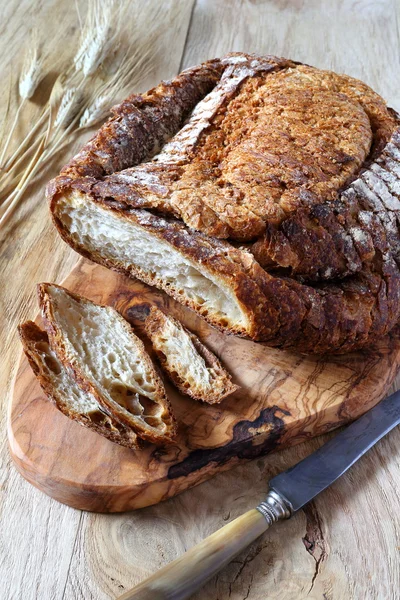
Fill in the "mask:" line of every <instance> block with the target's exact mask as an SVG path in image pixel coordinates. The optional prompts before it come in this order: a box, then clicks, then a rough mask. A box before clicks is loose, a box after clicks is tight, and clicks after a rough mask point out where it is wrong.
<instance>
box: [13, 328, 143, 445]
mask: <svg viewBox="0 0 400 600" xmlns="http://www.w3.org/2000/svg"><path fill="white" fill-rule="evenodd" d="M18 332H19V335H20V339H21V342H22V345H23V348H24V352H25V354H26V356H27V358H28V360H29V364H30V365H31V367H32V370H33V372H34V373H35V375H36V377H37V379H38V380H39V383H40V385H41V386H42V388H43V391H44V392H45V394H46V396H47V398H48V399H49V400H50V401H51V402H53V404H54V405H55V406H56V407H57V408H58V410H60V411H61V412H62V413H63V414H64V415H66V416H67V417H69V418H70V419H72V420H74V421H76V422H77V423H79V424H80V425H83V426H84V427H88V428H89V429H91V430H92V431H95V432H96V433H99V434H100V435H102V436H104V437H106V438H108V439H109V440H111V441H112V442H115V443H117V444H120V445H121V446H126V447H127V448H131V449H136V448H137V447H138V438H137V435H136V433H135V432H134V431H133V430H132V429H131V428H130V427H128V426H126V425H124V424H123V423H120V422H119V421H118V420H117V419H115V418H114V417H113V416H112V414H111V413H110V412H109V411H108V410H107V409H106V408H105V407H104V406H102V405H101V404H100V403H99V401H98V400H97V398H96V396H94V395H93V394H92V393H91V392H90V391H85V390H83V389H82V388H81V387H79V385H78V384H77V382H76V381H75V379H74V378H73V377H72V375H71V373H70V372H69V371H68V369H66V368H65V367H64V365H63V364H62V363H61V362H60V361H59V360H58V357H57V355H56V353H55V352H54V350H52V348H51V346H50V343H49V338H48V335H47V333H46V332H45V331H43V330H42V329H40V327H38V326H37V325H36V324H35V323H33V322H32V321H27V322H26V323H23V324H22V325H20V326H19V327H18Z"/></svg>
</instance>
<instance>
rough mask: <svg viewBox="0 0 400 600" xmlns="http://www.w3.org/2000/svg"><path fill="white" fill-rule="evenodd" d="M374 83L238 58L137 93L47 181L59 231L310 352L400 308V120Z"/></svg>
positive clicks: (338, 344)
mask: <svg viewBox="0 0 400 600" xmlns="http://www.w3.org/2000/svg"><path fill="white" fill-rule="evenodd" d="M399 125H400V123H399V119H398V117H397V115H396V114H395V112H394V111H393V110H391V109H389V108H387V106H386V104H385V102H384V101H383V100H382V98H381V97H380V96H379V95H378V94H376V93H375V92H374V91H372V90H371V89H370V88H369V87H368V86H367V85H365V84H364V83H362V82H360V81H357V80H355V79H353V78H351V77H348V76H345V75H337V74H335V73H332V72H328V71H321V70H319V69H315V68H313V67H309V66H306V65H302V64H299V63H295V62H293V61H290V60H286V59H281V58H276V57H258V56H253V55H246V54H231V55H228V56H227V57H225V58H222V59H215V60H212V61H209V62H207V63H204V64H203V65H200V66H198V67H194V68H192V69H188V70H187V71H184V72H183V73H182V74H181V75H179V76H178V77H176V78H175V79H174V80H172V81H169V82H163V83H162V84H160V85H159V86H158V87H157V88H154V89H153V90H150V91H149V92H147V93H146V94H143V95H142V96H132V97H130V98H128V99H127V100H126V101H125V102H123V103H122V104H121V105H120V106H118V107H116V108H115V109H114V116H113V117H112V118H111V119H110V120H109V121H108V122H107V123H106V124H105V125H104V126H103V127H102V128H101V129H100V131H99V132H98V133H97V134H96V135H95V136H94V137H93V138H92V140H90V141H89V143H88V144H87V145H86V146H85V147H84V148H83V150H82V151H81V152H80V153H79V154H78V155H77V156H76V157H75V158H74V159H73V160H72V161H71V162H70V163H69V164H68V165H67V166H66V167H65V168H64V169H63V170H62V172H61V174H60V175H59V176H58V177H57V178H56V179H55V180H53V181H52V182H50V184H49V186H48V196H49V198H50V201H51V211H52V214H53V218H54V222H55V224H56V227H57V228H58V230H59V232H60V234H61V236H62V237H63V238H64V240H66V241H67V242H68V243H69V244H70V245H71V246H72V247H73V248H74V249H75V250H77V251H78V252H80V253H81V254H83V255H84V256H87V257H89V258H91V259H92V260H94V261H96V262H99V263H100V264H103V265H106V266H108V267H110V268H112V269H116V270H119V271H121V272H124V273H126V274H128V275H131V276H135V277H139V278H140V279H142V280H143V281H146V282H147V283H150V284H151V285H156V286H158V287H160V288H161V289H163V290H165V291H166V292H167V293H169V294H170V295H172V296H173V297H174V298H176V299H177V300H178V301H179V302H181V303H183V304H185V305H187V306H189V307H191V308H192V309H193V310H195V311H196V312H198V313H199V314H200V315H202V316H203V317H204V318H205V319H207V320H208V321H209V322H210V323H211V324H213V325H215V326H217V327H219V328H220V329H222V330H225V331H228V332H231V333H235V334H238V335H243V336H246V337H250V338H252V339H254V340H257V341H262V342H264V343H266V344H269V345H271V346H278V347H282V348H293V349H296V350H299V351H301V352H317V353H326V352H347V351H349V350H353V349H357V348H362V347H364V346H366V345H368V344H371V343H373V342H374V341H375V340H376V339H378V338H379V337H381V336H383V335H385V334H386V333H388V332H389V331H390V330H391V329H392V328H393V326H394V325H395V324H396V323H397V321H398V319H399V317H400V302H399V295H400V273H399V266H398V265H399V261H400V235H399V230H398V225H397V223H398V222H399V219H400V214H399V209H400V128H399Z"/></svg>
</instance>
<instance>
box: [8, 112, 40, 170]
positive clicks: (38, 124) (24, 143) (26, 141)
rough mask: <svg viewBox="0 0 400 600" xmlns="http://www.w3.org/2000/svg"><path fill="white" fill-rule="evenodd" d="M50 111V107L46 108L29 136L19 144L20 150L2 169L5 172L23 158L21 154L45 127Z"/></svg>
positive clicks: (16, 151)
mask: <svg viewBox="0 0 400 600" xmlns="http://www.w3.org/2000/svg"><path fill="white" fill-rule="evenodd" d="M48 111H49V108H48V107H47V108H45V110H44V112H43V113H42V115H41V116H40V117H39V119H38V120H37V121H36V123H35V125H34V126H33V127H32V129H30V131H29V132H28V133H27V135H26V136H25V138H24V139H23V140H22V142H21V143H20V144H19V146H18V148H17V149H16V150H15V151H14V152H13V154H12V155H11V156H10V157H9V158H8V159H7V160H6V162H5V163H4V166H3V167H2V169H3V170H5V171H9V170H10V168H11V167H12V166H13V164H14V161H15V160H17V159H18V158H19V157H20V156H21V152H22V151H23V150H24V148H26V146H27V145H28V143H29V142H30V140H31V138H32V136H33V135H34V134H35V133H36V132H37V130H38V129H39V127H40V126H41V125H43V123H44V121H45V119H46V117H47V114H48ZM29 150H30V147H29V148H28V153H29Z"/></svg>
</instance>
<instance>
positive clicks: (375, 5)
mask: <svg viewBox="0 0 400 600" xmlns="http://www.w3.org/2000/svg"><path fill="white" fill-rule="evenodd" d="M154 1H155V0H154ZM186 4H189V5H190V6H189V8H186V6H184V5H186ZM145 5H146V3H142V7H145ZM181 5H182V7H183V8H182V9H181V10H182V14H183V15H185V19H186V22H188V21H189V17H190V8H191V2H188V3H187V2H185V0H182V1H181ZM395 5H396V3H395V2H394V1H392V0H382V1H381V2H374V1H373V0H360V1H356V0H346V1H345V0H342V1H338V2H335V3H331V2H328V1H325V2H317V1H316V0H312V1H311V2H306V1H305V0H296V1H292V0H274V1H273V2H270V1H267V2H260V1H258V0H253V1H250V0H245V1H239V0H229V1H228V0H226V1H224V0H198V1H197V3H196V8H195V11H194V13H193V18H192V27H191V32H190V36H189V38H188V43H187V46H186V52H185V56H184V61H183V65H184V66H188V65H190V64H195V63H197V62H199V61H200V60H203V59H205V58H208V57H212V56H215V55H222V54H223V53H225V52H227V51H230V50H247V51H255V52H257V51H262V52H269V53H277V54H281V55H287V56H290V57H293V58H296V59H298V60H304V61H305V62H308V63H310V64H315V65H317V66H320V67H327V68H335V69H337V70H340V71H344V72H347V73H349V74H351V75H354V76H356V77H357V76H358V77H361V78H363V79H364V80H366V81H367V82H368V83H370V84H371V85H372V86H373V87H375V88H376V89H377V90H379V91H380V92H381V93H382V94H383V95H384V96H385V97H386V98H387V100H388V101H389V102H390V104H392V105H393V106H395V107H397V108H400V99H399V96H398V93H399V92H398V49H399V43H400V40H399V37H398V29H396V14H395V12H394V7H395ZM4 10H5V13H4V15H3V16H2V24H1V27H2V28H3V29H2V30H1V36H0V48H1V49H2V53H1V55H2V57H3V58H2V61H3V62H2V65H1V66H0V67H1V73H2V74H3V73H7V71H4V70H3V69H4V65H5V64H6V61H8V62H9V61H11V60H12V63H13V65H16V64H17V60H16V56H17V55H19V54H20V50H21V45H22V43H23V40H24V39H25V38H26V31H27V29H28V27H29V26H30V23H31V20H30V19H31V17H30V16H27V15H29V14H32V13H33V12H34V13H36V14H37V16H38V19H39V20H40V21H41V22H42V23H43V31H45V32H46V37H47V38H48V44H49V45H50V46H52V45H53V44H54V45H56V44H57V48H58V49H59V50H60V51H62V50H63V49H64V50H65V51H68V48H69V44H67V43H65V40H66V36H65V35H62V36H60V34H59V32H60V29H59V28H60V24H61V23H62V28H63V29H62V32H63V34H64V32H68V36H67V39H70V33H71V27H73V23H75V13H74V10H73V9H72V4H71V2H66V1H64V0H54V1H53V0H50V1H48V2H46V3H45V4H44V3H35V4H33V3H31V0H27V1H22V2H15V1H14V0H12V1H10V2H8V3H7V5H5V6H4ZM142 10H145V8H142ZM397 12H399V9H398V6H397ZM45 14H47V15H48V16H47V17H46V18H45V17H44V15H45ZM398 17H399V14H397V19H398ZM182 22H183V21H182ZM179 23H181V21H180V20H179ZM179 23H175V25H174V27H177V26H179ZM182 27H183V26H182ZM182 37H183V35H182V33H181V34H180V35H179V36H177V34H176V29H174V28H172V29H171V36H170V37H169V38H168V40H167V41H166V42H165V46H164V47H165V51H164V56H163V57H160V61H159V62H157V67H156V70H155V71H154V72H153V74H152V75H150V76H149V81H148V82H147V81H146V82H143V86H141V87H143V89H146V88H147V87H149V85H151V84H152V83H155V82H156V81H157V80H159V79H161V78H162V77H168V76H169V75H170V74H172V73H173V72H175V71H176V70H177V69H175V67H174V66H173V60H172V59H171V52H173V51H174V50H175V49H176V47H177V46H178V45H179V44H180V43H182ZM60 40H61V43H59V42H60ZM7 77H8V75H7V74H6V76H3V84H4V85H3V86H2V90H0V101H1V102H2V104H3V106H4V103H5V99H6V97H7V93H6V92H7V85H6V82H8V78H7ZM70 152H71V151H70ZM57 160H59V164H61V163H62V157H59V158H58V159H57ZM55 171H56V168H53V170H51V169H49V172H48V173H47V174H45V175H44V176H43V177H42V179H41V180H40V181H39V182H38V184H37V187H36V186H35V189H42V187H43V184H44V182H45V181H46V179H48V178H49V177H50V176H51V175H52V174H53V173H54V172H55ZM5 233H6V234H7V237H6V239H5V241H4V242H3V245H2V248H1V251H0V273H1V275H2V283H3V286H2V291H1V298H0V302H1V309H2V310H1V311H0V318H1V319H2V322H1V331H0V335H1V336H2V342H3V344H2V348H3V358H4V359H5V360H6V364H5V365H4V364H3V369H2V371H1V373H0V377H1V379H0V382H1V383H2V389H5V388H6V387H7V388H8V386H9V384H10V381H11V375H12V372H13V371H14V369H15V366H16V362H17V357H18V353H19V345H18V342H17V340H16V336H15V333H14V332H15V324H16V323H17V322H18V321H20V320H22V319H24V318H26V317H27V316H30V317H31V316H33V315H34V314H35V309H34V307H35V300H34V294H33V285H34V283H35V282H36V281H39V280H45V279H48V280H54V281H61V279H62V278H63V277H64V276H65V275H66V274H67V273H68V272H69V270H70V268H71V266H72V264H73V263H74V261H75V255H73V253H72V252H71V251H69V250H68V249H67V248H65V246H64V245H63V244H62V243H61V241H59V240H58V238H57V236H56V235H55V234H54V233H53V231H52V229H51V227H50V225H49V221H48V219H47V210H46V207H45V206H44V205H42V196H41V195H40V194H38V195H35V194H33V193H32V195H31V196H30V200H29V201H27V202H25V203H24V206H23V207H22V208H21V210H20V211H19V212H18V213H17V214H16V215H15V217H14V218H13V219H12V220H11V221H10V224H9V227H8V229H7V231H6V232H5ZM5 283H7V285H5ZM2 425H3V431H4V427H5V425H4V421H3V423H2ZM321 441H322V440H313V441H311V442H308V443H307V444H302V445H300V446H297V447H296V448H294V449H291V450H287V451H283V452H281V453H279V454H276V455H273V456H270V457H269V458H267V459H262V460H261V459H260V460H258V461H255V462H253V463H249V464H246V465H242V466H240V467H237V468H235V469H234V470H233V471H231V472H228V473H224V474H220V475H219V476H218V477H217V478H216V479H213V480H212V481H209V482H206V483H204V484H203V485H202V486H200V487H198V488H196V489H194V490H190V491H188V492H185V494H183V495H181V496H179V497H178V498H176V499H174V500H171V501H168V502H166V503H164V504H162V505H159V506H157V507H153V508H149V509H144V510H142V511H139V512H136V513H133V514H125V515H116V516H105V515H90V514H83V515H82V520H81V522H80V525H79V528H78V531H79V534H78V537H77V538H76V546H75V550H74V553H73V558H72V562H71V568H70V576H69V578H68V581H67V583H66V588H65V594H64V598H66V599H67V600H75V599H77V598H82V599H85V600H86V599H87V598H89V599H90V598H93V599H95V598H96V599H97V598H98V599H100V600H103V599H104V600H105V599H106V598H107V599H108V598H110V597H114V596H116V595H117V594H118V593H122V591H123V588H124V589H126V588H128V587H130V586H132V585H133V584H135V583H137V582H138V581H139V580H140V579H142V578H143V577H145V576H146V575H148V574H150V573H151V572H153V571H154V570H155V569H156V568H157V567H158V566H161V565H162V564H165V563H166V562H168V561H169V560H172V559H173V558H175V557H176V556H177V555H178V554H180V553H181V552H182V551H184V550H185V549H186V548H187V547H189V546H191V545H193V544H195V543H196V542H198V541H199V540H200V539H202V538H203V537H204V536H206V535H208V534H209V533H211V532H212V531H213V530H215V529H217V528H218V527H220V526H221V525H223V524H224V523H225V522H226V521H227V520H228V519H231V518H234V517H235V516H237V515H239V514H240V513H242V512H244V511H245V510H248V509H249V508H251V507H253V506H254V504H255V503H256V502H257V501H258V500H259V499H261V498H262V496H263V493H264V490H265V488H266V482H267V480H268V479H269V478H270V477H271V476H272V475H273V474H274V473H276V472H279V471H281V470H283V469H285V468H287V467H288V466H289V465H290V464H294V463H295V462H297V460H299V459H301V458H302V457H303V456H305V455H306V454H308V453H309V452H311V451H312V450H313V449H315V448H316V447H317V446H318V445H319V444H320V443H321ZM2 443H3V446H2V448H1V455H0V456H1V460H2V463H1V469H0V477H1V492H0V493H1V496H0V498H1V504H2V508H1V510H2V516H1V523H0V527H1V529H0V530H1V532H2V535H1V536H0V561H1V562H0V571H1V579H0V580H1V582H2V583H1V584H0V585H3V586H4V584H5V585H6V586H7V587H3V588H1V587H0V590H1V591H0V596H1V597H3V596H4V597H5V598H8V597H10V598H13V600H14V598H15V599H19V598H21V599H22V598H24V600H25V599H27V600H30V599H32V600H33V599H36V598H46V600H47V598H50V599H51V600H53V599H57V600H58V598H61V597H62V590H63V586H64V584H65V577H66V572H67V568H66V562H67V557H68V556H69V557H70V558H71V553H72V545H73V537H74V536H73V534H74V532H76V530H77V525H78V524H77V520H76V515H79V514H80V513H77V512H75V511H72V510H71V509H67V508H65V507H62V506H58V505H57V504H56V503H54V502H52V501H50V500H47V499H46V497H45V496H43V495H42V494H40V493H39V492H37V491H36V490H34V489H33V488H31V487H30V486H28V484H26V483H25V482H23V480H22V479H21V478H20V477H19V476H17V475H16V474H15V473H14V472H13V471H10V468H9V464H8V460H7V451H6V449H5V447H4V446H5V443H4V436H3V438H2ZM399 446H400V433H399V432H397V431H395V432H392V433H391V434H390V436H389V438H388V439H387V440H384V441H383V442H381V444H380V446H379V447H378V448H377V449H376V450H373V451H372V452H371V453H370V454H369V455H368V456H367V457H365V458H364V459H363V461H362V462H361V463H360V464H359V465H357V466H356V467H354V469H353V470H352V472H351V473H349V475H347V476H346V477H344V478H342V479H341V480H340V481H339V482H337V483H336V484H335V486H333V487H332V488H331V489H330V490H328V491H327V492H325V493H324V495H323V496H321V497H320V498H319V499H318V500H316V502H314V504H313V505H312V506H311V507H310V508H309V509H307V510H306V511H305V512H304V513H301V514H299V515H298V516H296V517H295V518H294V520H293V521H291V522H290V521H289V522H287V523H284V524H281V525H280V526H278V527H277V528H275V529H271V530H270V531H269V532H268V533H267V535H266V536H265V537H264V538H263V539H262V540H260V542H259V543H256V544H254V546H253V547H251V548H250V549H249V550H248V551H247V552H245V553H244V554H243V555H242V556H240V557H238V559H237V561H235V562H234V563H232V565H231V566H230V567H228V568H227V569H226V570H225V571H224V572H222V573H221V574H220V575H219V576H218V577H217V578H215V580H213V581H211V582H210V583H209V584H208V586H207V587H206V588H205V589H204V590H203V591H202V592H200V593H199V594H198V595H197V597H196V599H195V600H203V599H204V598H207V599H208V600H217V599H218V600H226V599H228V598H232V599H233V600H243V599H245V598H247V599H248V600H265V598H279V599H280V600H281V599H282V600H303V599H304V600H305V598H315V599H318V600H319V599H320V598H325V599H326V600H348V599H349V598H354V599H356V598H371V599H374V600H380V599H381V598H394V599H395V598H398V597H399V595H398V582H399V580H400V574H399V561H398V547H399V546H400V541H399V537H400V526H399V523H398V520H397V519H396V515H397V514H398V513H399V509H400V506H399V500H398V498H399V496H400V494H399V484H398V481H399V466H398V462H399V459H398V448H399ZM11 497H12V498H13V500H12V502H11V500H9V498H11ZM56 507H58V508H56ZM58 510H59V512H58ZM28 511H29V513H30V514H31V515H32V516H30V514H28ZM24 514H26V517H25V518H23V515H24ZM63 531H64V532H65V533H64V535H62V532H63ZM46 532H48V534H49V536H50V537H49V539H48V542H47V545H46V541H45V540H46ZM52 532H55V533H54V534H53V533H52ZM71 532H72V534H71ZM24 533H26V535H24ZM4 534H5V536H4ZM302 538H307V540H308V541H306V544H305V543H304V542H303V541H302ZM306 545H307V546H308V548H309V551H307V550H306ZM43 557H44V559H43ZM42 559H43V560H42ZM57 565H59V567H58V566H57ZM41 569H42V570H44V571H45V573H46V575H41V574H40V572H41ZM29 581H30V582H31V583H30V584H29V586H28V582H29ZM56 581H58V583H57V584H56V583H55V582H56Z"/></svg>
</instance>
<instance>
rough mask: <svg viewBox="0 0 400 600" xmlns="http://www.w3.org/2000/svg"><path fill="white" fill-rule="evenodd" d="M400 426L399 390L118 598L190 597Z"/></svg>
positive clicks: (177, 599) (169, 599) (175, 599)
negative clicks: (249, 506)
mask: <svg viewBox="0 0 400 600" xmlns="http://www.w3.org/2000/svg"><path fill="white" fill-rule="evenodd" d="M399 424H400V391H397V392H395V393H394V394H392V395H391V396H389V397H388V398H386V399H385V400H382V401H381V402H380V403H379V404H378V405H377V406H375V407H374V408H372V409H371V410H370V411H368V412H367V413H365V414H364V415H363V416H362V417H360V418H359V419H358V420H357V421H355V422H354V423H352V424H351V425H348V426H347V427H346V428H345V429H344V430H342V431H341V432H340V433H338V434H337V435H336V436H335V437H334V438H333V439H332V440H330V441H329V442H327V443H326V444H324V445H323V446H321V448H319V449H318V450H317V451H316V452H314V453H313V454H311V455H310V456H308V457H307V458H305V459H304V460H302V461H301V462H299V463H298V464H297V465H295V466H294V467H291V468H290V469H287V471H284V472H283V473H280V474H279V475H277V476H276V477H273V478H272V479H271V480H270V482H269V493H268V495H267V497H266V499H265V500H264V501H263V502H261V503H260V504H259V505H258V506H257V507H256V508H255V509H253V510H250V511H248V512H247V513H245V514H244V515H242V516H240V517H238V518H237V519H235V520H234V521H232V522H231V523H228V524H227V525H225V527H223V528H222V529H220V530H218V531H216V532H215V533H213V534H212V535H211V536H209V537H208V538H206V539H205V540H203V541H202V542H200V544H198V545H197V546H195V547H194V548H191V549H190V550H188V551H187V552H186V554H184V555H183V556H181V557H180V558H178V559H176V560H174V561H173V562H172V563H170V564H169V565H166V566H165V567H163V568H162V569H160V570H159V571H157V572H156V573H155V574H154V575H152V576H151V577H149V578H148V579H146V580H145V581H144V582H142V583H140V584H139V585H138V586H136V587H135V588H133V589H132V590H130V591H129V592H127V593H125V594H123V595H122V596H120V597H119V599H118V600H185V599H186V598H189V597H190V596H191V595H192V594H194V593H195V592H196V591H197V590H198V589H199V588H200V587H201V586H202V585H204V584H205V583H206V581H208V579H210V578H211V577H212V576H213V575H215V574H216V573H218V571H220V570H221V569H222V568H223V567H224V566H225V565H227V564H228V563H229V562H230V561H231V560H232V559H233V558H234V557H235V556H236V555H237V554H238V553H239V552H241V551H242V550H244V549H245V548H246V547H247V546H248V545H249V544H251V543H252V542H253V541H254V540H255V539H257V538H258V537H259V536H260V535H262V534H263V533H264V532H265V531H266V530H267V529H268V527H269V526H271V525H272V524H274V523H276V522H277V521H280V520H282V519H288V518H290V517H291V516H292V515H293V514H294V513H295V512H296V511H297V510H299V509H301V508H302V507H303V506H304V505H305V504H307V503H308V502H310V501H311V500H312V499H313V498H315V496H317V495H318V494H319V493H320V492H322V491H323V490H325V489H326V488H327V487H329V486H330V485H331V484H332V483H333V482H334V481H336V480H337V479H338V478H339V477H340V476H341V475H343V473H345V472H346V471H347V470H348V469H349V468H350V467H351V466H352V465H353V464H354V463H355V462H356V461H357V460H358V459H359V458H361V457H362V456H363V455H364V454H365V453H366V452H367V451H368V450H370V449H371V448H372V447H373V446H374V445H375V444H376V442H378V441H379V440H380V439H381V438H383V437H384V436H385V435H386V434H387V433H389V431H391V430H392V429H393V428H394V427H396V426H397V425H399Z"/></svg>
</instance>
